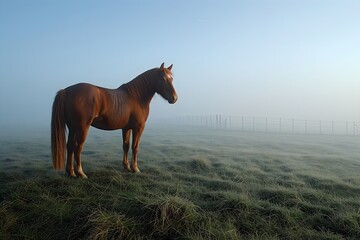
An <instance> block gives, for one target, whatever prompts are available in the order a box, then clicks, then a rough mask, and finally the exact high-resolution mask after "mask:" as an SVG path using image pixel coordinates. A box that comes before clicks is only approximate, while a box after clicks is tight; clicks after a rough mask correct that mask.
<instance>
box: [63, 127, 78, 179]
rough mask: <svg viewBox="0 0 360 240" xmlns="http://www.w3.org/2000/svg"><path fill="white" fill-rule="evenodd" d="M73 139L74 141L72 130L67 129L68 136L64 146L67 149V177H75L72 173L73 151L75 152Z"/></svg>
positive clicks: (73, 172)
mask: <svg viewBox="0 0 360 240" xmlns="http://www.w3.org/2000/svg"><path fill="white" fill-rule="evenodd" d="M75 145H76V143H75V139H74V130H73V129H70V128H69V136H68V141H67V144H66V148H67V161H66V168H65V170H66V174H67V175H68V176H69V177H76V175H75V171H74V150H75Z"/></svg>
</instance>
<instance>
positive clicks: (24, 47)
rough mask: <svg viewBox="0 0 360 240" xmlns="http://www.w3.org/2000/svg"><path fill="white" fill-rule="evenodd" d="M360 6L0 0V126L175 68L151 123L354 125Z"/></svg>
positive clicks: (41, 118) (44, 117)
mask: <svg viewBox="0 0 360 240" xmlns="http://www.w3.org/2000/svg"><path fill="white" fill-rule="evenodd" d="M359 13H360V1H356V0H353V1H348V0H338V1H333V0H322V1H317V0H301V1H300V0H299V1H296V0H294V1H290V0H283V1H280V0H275V1H270V0H269V1H256V0H255V1H253V0H251V1H250V0H247V1H240V0H237V1H227V0H225V1H205V0H204V1H180V0H177V1H130V0H127V1H89V0H83V1H80V0H79V1H45V0H43V1H38V0H34V1H27V0H23V1H19V0H8V1H7V0H0V34H1V36H0V81H1V88H0V115H1V117H0V125H6V124H8V123H12V124H24V123H25V122H29V123H36V122H40V123H45V124H49V122H50V111H51V105H52V101H53V98H54V96H55V93H56V92H57V91H58V90H59V89H61V88H65V87H67V86H69V85H72V84H75V83H77V82H90V83H93V84H96V85H100V86H104V87H108V88H116V87H118V86H120V85H121V84H122V83H124V82H127V81H129V80H131V79H132V78H134V77H135V76H137V75H138V74H140V73H142V72H143V71H145V70H147V69H150V68H153V67H158V66H160V64H161V63H162V62H165V63H166V65H170V64H174V68H173V72H174V75H175V78H174V85H175V87H176V89H177V91H178V95H179V101H178V103H177V104H175V105H169V104H167V102H166V101H162V100H161V97H159V96H158V97H156V98H155V99H154V100H153V102H152V106H151V118H150V119H154V118H156V117H158V116H161V117H164V116H167V115H171V116H174V115H201V114H214V113H222V114H228V115H246V116H253V115H254V116H269V117H285V118H286V117H287V118H300V119H324V120H326V119H334V120H360V65H359V64H360V14H359Z"/></svg>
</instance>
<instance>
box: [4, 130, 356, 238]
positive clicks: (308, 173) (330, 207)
mask: <svg viewBox="0 0 360 240" xmlns="http://www.w3.org/2000/svg"><path fill="white" fill-rule="evenodd" d="M44 132H45V131H44ZM17 139H19V138H16V137H13V138H11V139H0V166H1V168H0V194H1V195H0V239H14V238H22V239H359V238H360V197H359V196H360V195H359V194H360V185H359V183H360V176H359V172H360V159H359V156H360V150H359V148H358V144H355V143H354V141H357V142H358V143H360V141H359V139H358V138H355V137H346V136H326V137H324V136H310V135H308V136H300V135H277V134H260V133H244V132H229V131H225V132H224V131H217V130H214V131H211V132H210V131H206V130H194V129H191V130H186V129H181V131H180V130H179V131H175V130H169V129H168V130H166V129H157V130H156V131H155V129H151V128H150V129H147V130H146V132H145V134H144V137H143V139H142V143H141V145H140V152H139V161H140V164H141V166H142V173H141V174H131V173H128V172H125V171H123V170H122V168H121V154H120V153H121V144H120V143H121V136H120V135H119V134H116V133H106V132H99V131H96V130H94V129H92V130H91V131H90V136H89V138H88V142H87V143H86V146H85V149H87V150H86V151H85V152H84V156H83V157H84V167H85V171H86V172H87V173H88V176H89V179H87V180H80V179H68V178H66V177H65V174H64V173H62V172H55V171H53V170H52V168H51V159H50V146H49V142H48V135H46V136H45V135H44V137H43V138H41V137H37V138H36V139H34V138H31V137H28V136H27V137H23V138H21V141H19V140H17ZM344 144H345V145H344ZM344 146H346V147H344ZM19 149H21V151H19Z"/></svg>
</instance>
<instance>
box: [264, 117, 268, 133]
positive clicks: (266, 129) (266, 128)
mask: <svg viewBox="0 0 360 240" xmlns="http://www.w3.org/2000/svg"><path fill="white" fill-rule="evenodd" d="M267 131H268V119H267V117H265V132H267Z"/></svg>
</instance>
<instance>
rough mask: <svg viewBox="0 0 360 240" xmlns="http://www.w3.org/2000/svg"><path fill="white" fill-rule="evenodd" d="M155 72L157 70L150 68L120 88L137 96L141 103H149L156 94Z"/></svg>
mask: <svg viewBox="0 0 360 240" xmlns="http://www.w3.org/2000/svg"><path fill="white" fill-rule="evenodd" d="M155 74H156V72H155V71H153V70H149V71H147V72H144V73H143V74H141V75H139V76H137V77H136V78H134V79H133V80H131V81H130V82H128V83H126V84H123V85H122V86H121V87H120V88H122V89H123V90H124V91H125V92H127V93H128V94H129V95H131V96H132V97H134V98H136V99H137V100H138V101H140V102H141V103H143V104H149V103H150V101H151V99H152V98H153V96H154V95H155V88H156V86H155V84H156V82H155V79H156V75H155Z"/></svg>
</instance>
